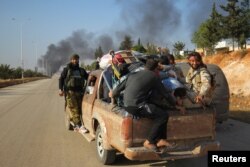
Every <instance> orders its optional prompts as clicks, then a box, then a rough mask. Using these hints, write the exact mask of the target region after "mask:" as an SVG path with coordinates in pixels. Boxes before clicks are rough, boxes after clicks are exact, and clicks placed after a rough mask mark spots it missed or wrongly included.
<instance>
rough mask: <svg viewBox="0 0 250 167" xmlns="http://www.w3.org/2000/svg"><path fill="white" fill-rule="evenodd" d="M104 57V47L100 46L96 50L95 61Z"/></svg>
mask: <svg viewBox="0 0 250 167" xmlns="http://www.w3.org/2000/svg"><path fill="white" fill-rule="evenodd" d="M102 55H103V51H102V47H101V46H99V47H98V48H97V49H96V50H95V59H97V58H98V57H99V58H100V57H102Z"/></svg>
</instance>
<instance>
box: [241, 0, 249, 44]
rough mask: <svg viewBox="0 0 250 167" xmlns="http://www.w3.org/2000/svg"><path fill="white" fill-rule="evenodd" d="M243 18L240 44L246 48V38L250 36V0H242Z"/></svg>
mask: <svg viewBox="0 0 250 167" xmlns="http://www.w3.org/2000/svg"><path fill="white" fill-rule="evenodd" d="M241 11H242V13H241V20H242V27H241V28H242V33H241V35H240V39H239V44H240V47H241V48H243V46H244V48H246V39H247V38H248V37H250V5H249V0H243V1H242V2H241Z"/></svg>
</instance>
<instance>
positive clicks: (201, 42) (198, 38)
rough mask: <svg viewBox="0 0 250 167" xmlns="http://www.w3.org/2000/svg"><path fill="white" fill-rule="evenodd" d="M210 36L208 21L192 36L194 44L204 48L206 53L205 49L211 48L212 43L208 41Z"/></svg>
mask: <svg viewBox="0 0 250 167" xmlns="http://www.w3.org/2000/svg"><path fill="white" fill-rule="evenodd" d="M208 36H209V31H208V21H205V22H203V23H201V25H200V26H199V28H198V30H197V31H196V32H194V34H193V36H192V42H193V43H194V44H196V46H197V47H198V48H202V49H203V52H204V51H205V48H207V47H209V46H210V43H209V41H208V40H207V39H208Z"/></svg>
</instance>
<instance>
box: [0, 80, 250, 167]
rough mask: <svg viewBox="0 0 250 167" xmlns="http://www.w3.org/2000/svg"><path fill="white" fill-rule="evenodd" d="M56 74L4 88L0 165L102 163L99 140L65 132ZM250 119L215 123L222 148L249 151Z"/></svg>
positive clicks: (120, 161) (200, 161) (195, 162)
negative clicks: (249, 120) (248, 122)
mask: <svg viewBox="0 0 250 167" xmlns="http://www.w3.org/2000/svg"><path fill="white" fill-rule="evenodd" d="M63 106H64V99H63V97H59V96H58V77H57V76H54V77H53V78H52V79H44V80H40V81H35V82H31V83H26V84H21V85H16V86H11V87H6V88H2V89H0V167H92V166H93V167H99V166H100V167H101V166H103V165H101V164H100V163H99V161H97V158H96V152H95V143H94V142H92V143H88V142H87V141H86V140H85V138H84V137H83V136H81V135H80V134H78V133H75V132H72V131H71V132H70V131H66V130H65V128H64V115H63ZM249 132H250V124H246V123H242V122H239V121H235V120H231V119H230V120H228V121H227V122H225V123H223V124H219V125H217V137H216V138H217V140H219V141H220V142H221V145H222V149H223V150H250V133H249ZM113 166H123V167H126V166H138V167H139V166H168V167H186V166H187V167H189V166H192V167H196V166H197V167H202V166H207V158H206V157H201V158H195V159H184V160H176V161H160V162H159V161H158V162H157V161H146V162H139V161H129V160H127V159H126V158H124V157H123V156H122V155H118V157H117V160H116V163H115V165H113Z"/></svg>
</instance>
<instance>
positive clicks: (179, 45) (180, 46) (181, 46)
mask: <svg viewBox="0 0 250 167" xmlns="http://www.w3.org/2000/svg"><path fill="white" fill-rule="evenodd" d="M173 47H174V48H175V49H176V50H177V51H179V52H180V51H181V50H183V49H184V48H185V44H184V43H183V42H180V41H178V42H176V43H174V45H173Z"/></svg>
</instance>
